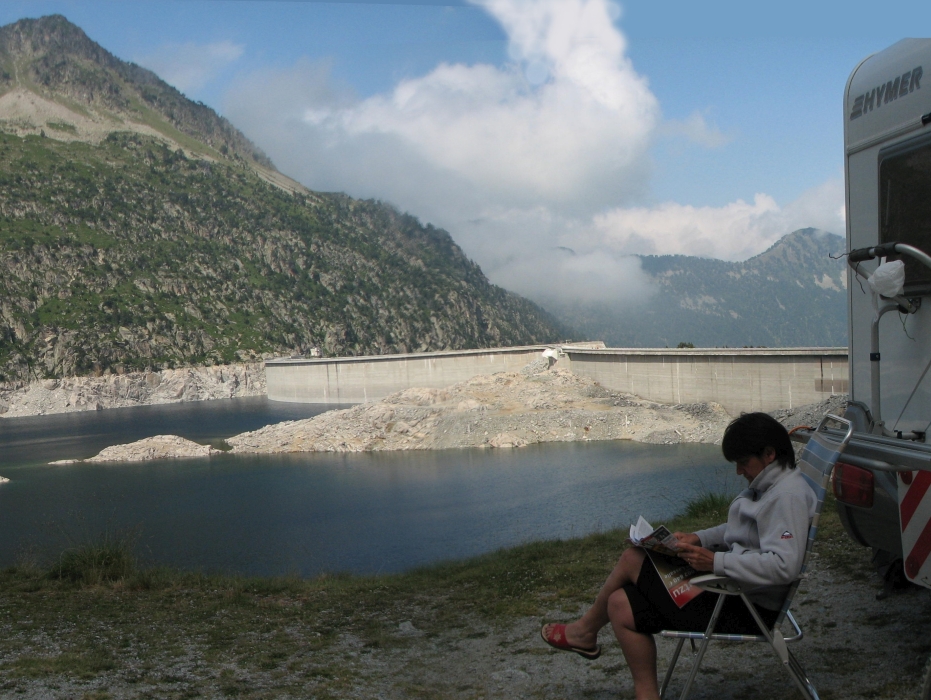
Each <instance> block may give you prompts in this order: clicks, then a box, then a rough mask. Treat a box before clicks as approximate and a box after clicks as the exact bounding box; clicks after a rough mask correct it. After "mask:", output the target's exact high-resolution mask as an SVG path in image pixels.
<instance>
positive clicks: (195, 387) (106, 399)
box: [0, 362, 266, 418]
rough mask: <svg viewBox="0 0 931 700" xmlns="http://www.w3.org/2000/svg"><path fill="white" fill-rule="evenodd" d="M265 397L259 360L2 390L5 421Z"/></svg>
mask: <svg viewBox="0 0 931 700" xmlns="http://www.w3.org/2000/svg"><path fill="white" fill-rule="evenodd" d="M265 393H266V387H265V367H264V365H263V364H262V363H259V362H254V363H242V364H234V365H218V366H214V367H185V368H181V369H165V370H162V371H160V372H128V373H126V374H109V375H104V376H101V377H67V378H65V379H44V380H39V381H35V382H30V383H29V384H27V385H25V386H23V387H20V388H16V389H6V390H3V389H0V417H4V418H13V417H18V416H41V415H46V414H50V413H70V412H72V411H99V410H102V409H105V408H125V407H128V406H144V405H149V404H164V403H178V402H181V401H205V400H209V399H231V398H239V397H243V396H264V395H265Z"/></svg>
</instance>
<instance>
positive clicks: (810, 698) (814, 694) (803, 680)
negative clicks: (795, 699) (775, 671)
mask: <svg viewBox="0 0 931 700" xmlns="http://www.w3.org/2000/svg"><path fill="white" fill-rule="evenodd" d="M786 668H787V669H788V671H789V675H791V676H792V680H794V681H795V685H797V686H798V689H799V691H800V692H801V693H802V696H803V697H804V698H805V700H820V698H819V697H818V691H817V690H815V686H814V685H813V684H812V682H811V681H810V680H808V676H807V675H805V669H804V668H802V665H801V664H800V663H799V662H798V659H796V658H795V654H793V653H792V652H791V651H790V652H789V663H788V665H787V666H786Z"/></svg>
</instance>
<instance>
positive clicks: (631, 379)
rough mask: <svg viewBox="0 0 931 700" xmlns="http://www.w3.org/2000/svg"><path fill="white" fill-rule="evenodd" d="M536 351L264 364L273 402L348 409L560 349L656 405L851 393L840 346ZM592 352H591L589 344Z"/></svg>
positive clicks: (611, 385)
mask: <svg viewBox="0 0 931 700" xmlns="http://www.w3.org/2000/svg"><path fill="white" fill-rule="evenodd" d="M585 345H586V346H585V347H581V346H576V345H573V346H545V345H533V346H523V347H510V348H490V349H483V350H456V351H445V352H428V353H410V354H403V355H377V356H369V357H333V358H296V359H279V360H269V361H267V362H266V363H265V372H266V378H267V382H268V397H269V398H270V399H272V400H274V401H292V402H301V403H331V404H338V403H343V404H348V403H362V402H366V401H377V400H378V399H381V398H384V397H385V396H387V395H389V394H392V393H394V392H396V391H401V390H403V389H407V388H410V387H414V386H417V387H432V388H441V387H444V386H449V385H450V384H455V383H457V382H461V381H465V380H466V379H470V378H471V377H474V376H476V375H478V374H493V373H495V372H513V371H516V370H518V369H520V368H521V367H523V366H524V365H526V364H527V363H529V362H531V361H532V360H534V359H536V358H538V357H540V356H541V353H542V352H543V351H544V350H546V349H547V348H554V347H558V349H559V353H560V359H559V366H561V367H566V368H567V369H569V370H571V371H572V372H574V373H576V374H579V375H581V376H586V377H591V378H592V379H594V380H595V381H597V382H598V383H600V384H601V385H602V386H604V387H606V388H608V389H611V390H614V391H621V392H626V393H630V394H636V395H637V396H641V397H643V398H645V399H650V400H652V401H658V402H661V403H672V404H678V403H694V402H699V401H715V402H717V403H720V404H721V405H722V406H724V408H725V410H726V411H727V412H728V413H730V414H731V415H737V414H739V413H740V412H741V411H757V410H763V411H772V410H775V409H779V408H791V407H793V406H799V405H803V404H807V403H815V402H818V401H821V400H822V399H824V398H826V397H828V396H830V395H831V394H837V393H845V392H846V391H847V382H848V369H847V349H846V348H785V349H769V348H723V349H719V348H714V349H706V350H693V349H688V350H685V349H683V350H673V349H667V348H662V349H652V348H647V349H632V348H604V347H600V348H599V347H597V346H599V345H603V344H601V343H591V344H585ZM593 346H594V347H593Z"/></svg>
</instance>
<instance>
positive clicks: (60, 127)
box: [45, 122, 78, 134]
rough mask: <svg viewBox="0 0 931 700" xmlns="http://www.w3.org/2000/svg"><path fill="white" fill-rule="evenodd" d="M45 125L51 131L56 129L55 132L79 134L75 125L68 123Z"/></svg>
mask: <svg viewBox="0 0 931 700" xmlns="http://www.w3.org/2000/svg"><path fill="white" fill-rule="evenodd" d="M45 125H46V126H47V127H48V128H49V129H54V130H55V131H64V132H66V133H69V134H76V133H78V129H77V127H76V126H75V125H74V124H69V123H68V122H45Z"/></svg>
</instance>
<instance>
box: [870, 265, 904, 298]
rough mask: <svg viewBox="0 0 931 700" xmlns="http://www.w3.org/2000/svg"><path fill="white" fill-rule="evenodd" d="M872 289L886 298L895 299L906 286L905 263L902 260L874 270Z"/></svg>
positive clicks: (871, 282)
mask: <svg viewBox="0 0 931 700" xmlns="http://www.w3.org/2000/svg"><path fill="white" fill-rule="evenodd" d="M869 283H870V289H872V290H873V291H874V292H876V293H877V294H879V295H881V296H884V297H895V296H898V295H899V294H901V293H902V290H903V288H904V286H905V263H903V262H902V261H901V260H893V261H892V262H886V263H883V264H882V265H880V266H879V267H877V268H876V269H875V270H873V274H872V275H870V279H869Z"/></svg>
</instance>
